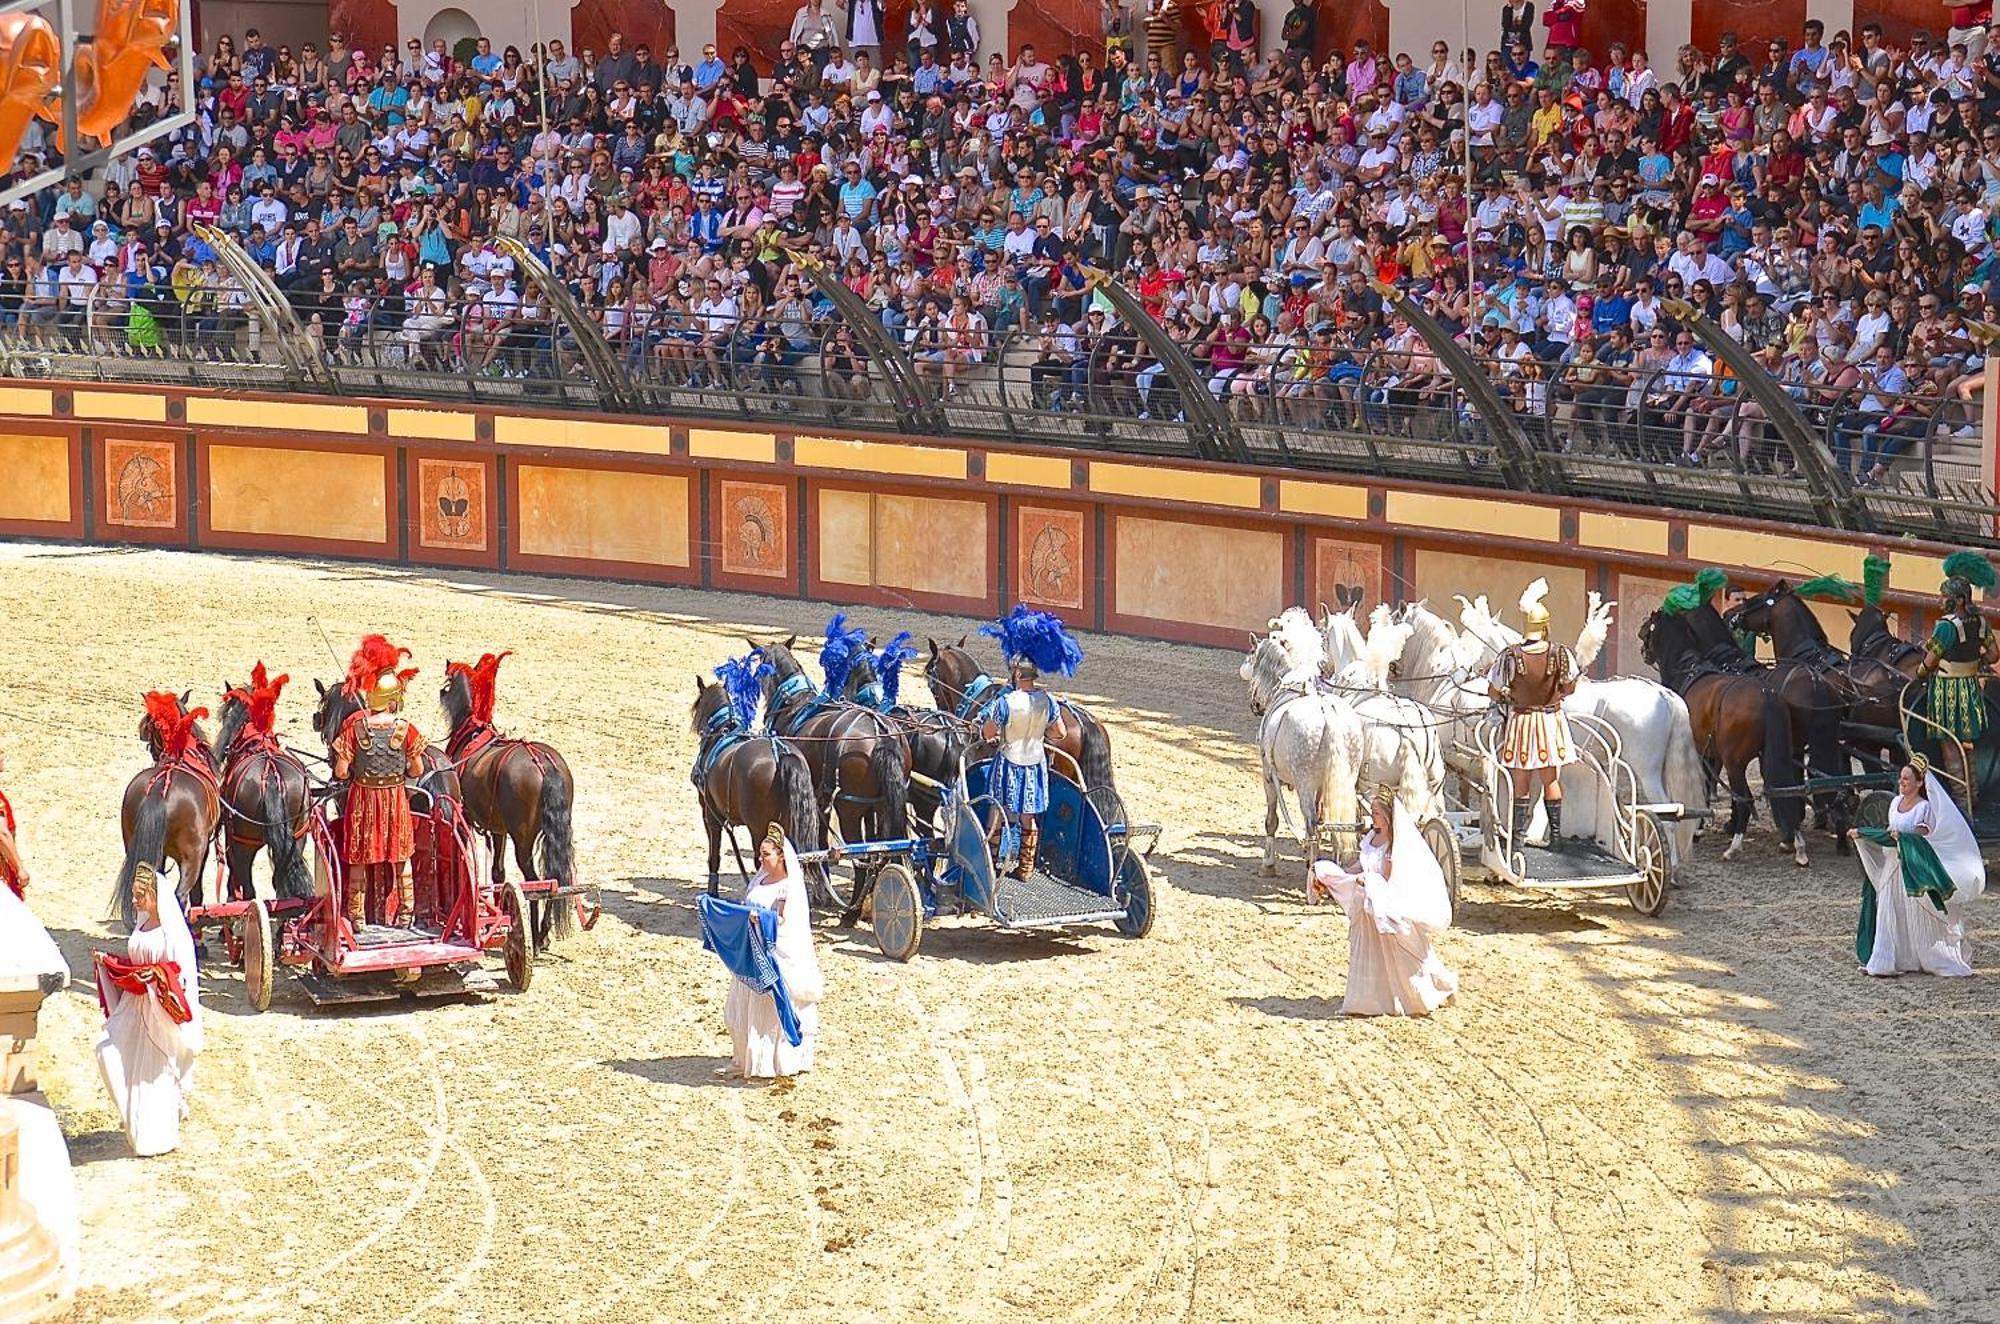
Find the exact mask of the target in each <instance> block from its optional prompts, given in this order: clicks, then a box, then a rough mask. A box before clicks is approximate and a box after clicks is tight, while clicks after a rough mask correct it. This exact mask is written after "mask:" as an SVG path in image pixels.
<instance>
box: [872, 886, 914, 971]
mask: <svg viewBox="0 0 2000 1324" xmlns="http://www.w3.org/2000/svg"><path fill="white" fill-rule="evenodd" d="M874 927H875V945H876V946H877V947H880V948H881V949H882V955H884V956H886V957H888V958H889V959H890V960H892V961H907V960H909V959H910V958H911V957H912V956H915V955H916V954H917V944H918V943H920V942H922V941H923V938H924V898H923V894H922V893H920V892H918V891H917V879H916V876H915V875H914V874H912V873H911V872H910V870H909V866H907V865H903V864H886V865H884V866H882V871H881V872H880V873H878V874H876V875H875V919H874Z"/></svg>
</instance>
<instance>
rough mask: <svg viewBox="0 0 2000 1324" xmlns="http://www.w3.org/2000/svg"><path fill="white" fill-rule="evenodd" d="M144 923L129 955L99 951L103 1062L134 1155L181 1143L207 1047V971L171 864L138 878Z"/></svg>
mask: <svg viewBox="0 0 2000 1324" xmlns="http://www.w3.org/2000/svg"><path fill="white" fill-rule="evenodd" d="M132 899H133V903H134V906H135V909H136V911H137V914H138V924H137V927H135V928H134V929H133V930H132V936H131V937H130V938H128V939H127V940H126V942H125V955H124V957H122V958H120V957H116V956H112V955H109V954H108V953H105V952H99V953H98V954H97V962H96V965H97V999H98V1002H99V1003H100V1004H102V1006H103V1008H104V1032H103V1033H102V1034H101V1035H99V1036H98V1040H97V1065H98V1069H99V1070H100V1071H102V1072H103V1074H104V1088H105V1089H106V1090H107V1091H109V1092H110V1094H111V1105H112V1107H114V1108H116V1109H117V1110H118V1115H119V1117H120V1118H122V1119H123V1121H124V1123H125V1136H126V1139H127V1140H129V1141H130V1142H131V1145H132V1152H133V1153H134V1154H137V1155H139V1156H140V1157H142V1158H143V1157H146V1156H147V1155H151V1154H165V1153H167V1152H169V1151H170V1150H172V1149H174V1148H176V1147H177V1146H178V1145H179V1144H180V1142H181V1119H182V1118H184V1117H186V1116H187V1111H188V1105H187V1101H188V1093H189V1091H190V1090H191V1089H192V1088H193V1086H194V1062H195V1057H196V1056H197V1055H198V1054H199V1053H200V1052H201V1038H202V1033H201V976H200V972H199V971H198V970H197V969H196V967H195V955H194V938H193V937H192V936H191V935H190V934H189V933H188V927H187V920H186V919H184V918H183V917H182V915H181V909H180V902H179V900H178V899H177V896H176V893H175V889H174V883H173V875H172V870H171V867H170V866H169V867H167V868H163V869H162V870H161V871H159V872H158V873H157V874H156V873H155V871H154V870H152V869H150V868H148V867H146V866H145V865H144V864H141V865H140V866H139V868H138V870H137V871H136V872H135V873H134V874H133V877H132Z"/></svg>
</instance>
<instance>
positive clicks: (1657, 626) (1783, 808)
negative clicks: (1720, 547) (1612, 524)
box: [1639, 607, 1807, 865]
mask: <svg viewBox="0 0 2000 1324" xmlns="http://www.w3.org/2000/svg"><path fill="white" fill-rule="evenodd" d="M1697 611H1702V612H1707V613H1708V615H1710V616H1711V617H1713V616H1714V615H1715V613H1714V611H1713V610H1712V609H1710V608H1708V607H1701V608H1698V609H1697ZM1694 614H1695V613H1694V612H1689V613H1687V614H1686V615H1682V616H1668V615H1665V614H1663V613H1661V612H1657V611H1656V612H1654V613H1653V614H1652V615H1651V616H1649V617H1647V618H1646V620H1645V623H1644V624H1642V625H1641V626H1640V627H1639V650H1640V653H1641V655H1642V656H1643V657H1644V658H1645V659H1646V661H1647V663H1648V664H1649V665H1651V666H1652V667H1653V668H1654V670H1656V671H1658V672H1659V673H1660V682H1661V683H1662V684H1664V685H1665V686H1666V687H1667V688H1668V689H1670V690H1672V691H1674V693H1676V694H1678V695H1680V696H1681V699H1682V700H1683V701H1684V702H1685V703H1686V704H1687V707H1688V720H1689V723H1690V724H1691V726H1692V727H1693V730H1694V741H1695V748H1696V750H1697V751H1698V752H1699V753H1700V754H1701V761H1702V764H1703V766H1704V767H1706V768H1707V769H1708V773H1709V776H1710V778H1711V779H1713V778H1714V777H1715V776H1716V775H1717V774H1718V773H1719V774H1720V775H1722V776H1723V777H1724V778H1725V779H1726V780H1727V781H1728V783H1729V838H1730V839H1729V846H1728V848H1727V849H1725V850H1724V851H1723V853H1722V858H1724V859H1725V860H1733V859H1735V858H1736V857H1737V855H1738V854H1740V853H1741V852H1742V849H1743V834H1744V832H1745V830H1746V829H1747V828H1748V827H1749V823H1750V813H1751V809H1752V805H1753V802H1752V800H1751V795H1750V775H1749V769H1750V764H1751V763H1753V762H1754V763H1756V764H1757V765H1758V770H1759V771H1760V772H1761V773H1762V774H1763V778H1764V792H1765V797H1766V798H1767V799H1768V800H1769V802H1770V805H1771V822H1772V824H1773V826H1775V827H1776V828H1777V832H1778V839H1779V841H1780V842H1781V843H1784V844H1786V845H1789V846H1790V847H1791V848H1792V858H1793V860H1794V861H1795V862H1796V863H1798V864H1800V865H1804V864H1805V863H1806V862H1807V861H1806V855H1805V843H1804V839H1803V835H1802V833H1801V831H1800V829H1801V827H1802V826H1803V823H1804V819H1805V805H1804V803H1803V801H1802V800H1801V798H1800V797H1799V796H1798V795H1797V794H1784V792H1785V791H1786V790H1787V789H1792V790H1795V789H1796V788H1797V787H1798V785H1799V782H1800V773H1799V761H1798V755H1797V752H1796V741H1795V740H1794V738H1793V733H1792V724H1791V714H1790V711H1789V710H1788V709H1787V708H1786V707H1785V704H1784V702H1783V701H1782V700H1781V699H1779V698H1778V697H1777V696H1776V695H1774V694H1772V693H1770V692H1769V691H1768V690H1767V689H1766V688H1765V684H1764V681H1765V676H1764V674H1763V673H1764V668H1763V667H1762V666H1760V665H1759V664H1758V663H1757V662H1755V661H1754V660H1752V659H1750V658H1747V657H1745V656H1744V655H1743V653H1742V652H1741V650H1738V649H1736V648H1734V646H1733V645H1732V647H1731V648H1730V650H1729V651H1730V653H1732V654H1734V657H1735V662H1726V659H1725V660H1724V664H1722V665H1719V664H1718V661H1717V660H1716V657H1715V655H1714V654H1713V652H1712V649H1713V643H1714V640H1713V639H1712V638H1710V639H1708V640H1706V641H1704V638H1703V635H1702V632H1701V631H1699V630H1698V629H1697V628H1696V624H1695V622H1692V621H1690V620H1688V619H1687V617H1688V616H1692V615H1694ZM1718 624H1719V621H1718Z"/></svg>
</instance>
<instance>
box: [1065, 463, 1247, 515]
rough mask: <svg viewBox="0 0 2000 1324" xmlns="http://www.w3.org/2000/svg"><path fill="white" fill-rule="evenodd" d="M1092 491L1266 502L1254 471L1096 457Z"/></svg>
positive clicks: (1219, 502)
mask: <svg viewBox="0 0 2000 1324" xmlns="http://www.w3.org/2000/svg"><path fill="white" fill-rule="evenodd" d="M1090 490H1091V491H1093V492H1101V493H1103V494H1104V495H1105V496H1129V497H1155V498H1158V499H1159V500H1162V501H1186V502H1190V503H1192V504H1195V505H1202V506H1234V507H1236V508H1237V509H1238V510H1255V509H1257V507H1258V506H1260V505H1262V504H1263V500H1264V487H1263V482H1262V480H1260V479H1259V478H1258V477H1257V476H1256V475H1255V474H1217V473H1203V472H1202V471H1201V470H1199V469H1171V468H1164V469H1163V468H1158V467H1155V466H1153V465H1145V464H1113V463H1110V462H1108V461H1104V460H1093V461H1091V464H1090Z"/></svg>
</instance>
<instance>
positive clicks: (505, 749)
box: [444, 722, 555, 782]
mask: <svg viewBox="0 0 2000 1324" xmlns="http://www.w3.org/2000/svg"><path fill="white" fill-rule="evenodd" d="M496 749H497V751H498V758H497V760H496V761H495V762H494V764H493V767H492V769H491V771H490V772H489V774H488V775H489V776H490V777H491V778H492V779H493V780H494V781H496V782H497V781H498V780H499V779H500V773H501V770H502V769H504V768H505V767H506V766H507V760H508V759H510V758H512V757H514V756H515V755H516V754H526V755H527V756H528V760H529V761H530V762H531V763H533V764H534V765H535V770H536V771H538V772H540V773H541V774H542V776H543V777H547V776H548V775H549V774H550V773H552V772H553V771H555V760H554V759H552V758H550V757H549V751H548V747H547V746H545V745H542V744H539V743H537V742H535V741H533V740H519V739H516V738H514V737H511V736H503V735H501V734H500V732H499V731H497V730H495V729H494V726H493V724H492V723H491V722H468V723H466V724H465V725H464V726H461V727H459V728H458V729H457V730H455V731H453V732H452V733H451V737H450V739H448V740H446V741H445V743H444V752H445V757H446V758H447V759H448V760H450V762H449V764H448V766H449V767H452V768H460V769H467V770H469V769H470V767H471V764H472V761H473V760H474V759H475V758H478V757H479V756H480V755H482V754H487V753H493V752H494V751H495V750H496Z"/></svg>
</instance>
